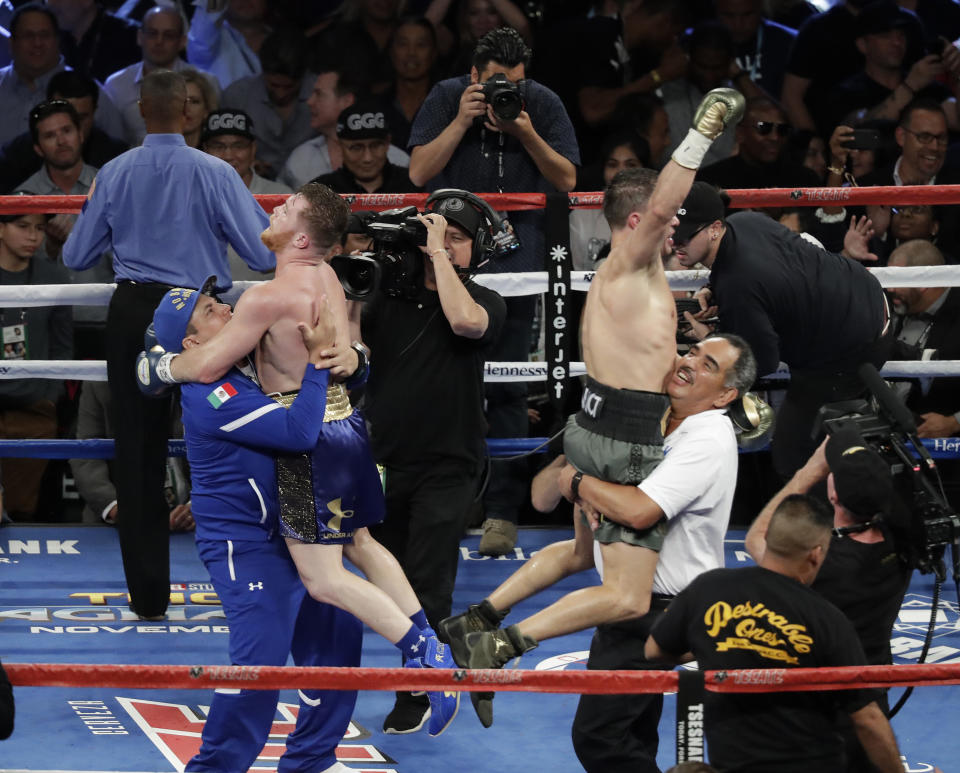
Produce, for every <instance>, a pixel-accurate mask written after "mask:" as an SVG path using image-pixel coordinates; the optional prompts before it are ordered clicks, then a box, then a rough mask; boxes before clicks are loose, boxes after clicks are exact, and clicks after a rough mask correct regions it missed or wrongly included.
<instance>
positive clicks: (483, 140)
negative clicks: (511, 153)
mask: <svg viewBox="0 0 960 773" xmlns="http://www.w3.org/2000/svg"><path fill="white" fill-rule="evenodd" d="M497 136H498V142H497V193H503V144H504V143H505V142H506V141H507V138H506V136H505V135H504V133H503V132H497ZM480 154H481V155H482V156H483V157H484V158H489V157H490V154H489V153H488V152H487V127H486V126H481V127H480Z"/></svg>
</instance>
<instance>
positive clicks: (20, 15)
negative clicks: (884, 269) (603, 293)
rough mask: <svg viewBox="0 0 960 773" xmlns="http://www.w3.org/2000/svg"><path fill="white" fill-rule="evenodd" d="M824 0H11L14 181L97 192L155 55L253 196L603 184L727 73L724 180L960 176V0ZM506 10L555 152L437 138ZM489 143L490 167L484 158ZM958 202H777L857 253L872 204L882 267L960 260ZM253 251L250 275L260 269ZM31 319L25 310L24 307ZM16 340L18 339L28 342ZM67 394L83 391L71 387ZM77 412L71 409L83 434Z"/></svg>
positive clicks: (500, 355)
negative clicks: (933, 251) (854, 228)
mask: <svg viewBox="0 0 960 773" xmlns="http://www.w3.org/2000/svg"><path fill="white" fill-rule="evenodd" d="M825 5H826V4H823V3H817V4H812V3H809V2H803V1H802V0H801V1H800V2H769V1H767V2H763V1H762V0H713V2H711V1H710V0H642V1H641V0H596V1H595V2H589V1H588V0H565V1H563V2H550V3H544V2H540V3H521V2H513V1H512V0H405V1H404V0H342V1H341V2H337V0H327V1H326V2H306V1H305V0H277V1H276V2H266V0H196V1H195V2H193V3H188V2H186V1H185V0H167V1H166V2H162V3H158V4H156V5H155V4H153V3H152V2H148V1H147V0H142V1H141V2H129V1H128V2H124V3H121V2H119V0H76V1H75V2H64V1H60V0H57V1H54V0H49V1H48V2H46V3H36V2H18V0H13V2H11V3H8V4H5V5H4V6H3V8H2V9H0V23H2V24H4V26H5V27H6V28H7V29H8V30H9V31H10V33H11V34H10V37H9V39H8V40H7V41H6V42H4V43H0V64H5V65H6V66H4V67H2V69H0V100H2V102H3V106H4V109H3V111H2V112H0V193H4V194H7V193H13V192H23V193H29V194H51V193H53V194H55V193H64V194H70V193H73V194H78V193H79V194H86V193H87V192H88V191H89V190H90V186H91V184H92V183H93V180H94V177H95V175H96V173H97V170H98V169H99V167H101V166H102V165H103V164H104V163H106V162H107V161H109V160H110V159H112V158H114V157H116V156H117V155H118V154H119V153H120V152H122V151H123V150H124V149H126V148H128V147H132V146H136V145H138V144H139V143H140V142H141V141H142V139H143V136H144V131H145V129H144V125H143V119H142V118H141V116H140V111H139V108H138V92H139V84H140V82H141V81H142V79H143V77H144V75H145V74H147V73H149V72H151V71H152V70H154V69H158V68H164V69H172V70H175V71H178V72H182V73H183V74H184V75H185V77H187V80H188V113H189V116H188V122H187V126H186V127H185V129H184V135H185V137H186V139H187V143H188V144H189V145H191V146H194V147H199V148H200V149H202V150H204V151H206V152H208V153H210V154H212V155H215V156H218V157H220V158H222V159H223V160H225V161H227V162H228V163H230V164H231V165H232V166H233V167H234V168H235V169H236V170H237V172H238V173H239V174H240V175H241V177H242V178H243V180H244V182H245V183H246V185H247V187H248V188H249V189H250V190H251V192H253V193H280V192H285V191H288V190H291V189H293V188H296V187H297V186H299V185H301V184H303V183H305V182H307V181H309V180H313V179H319V180H320V181H322V182H324V183H326V184H327V185H330V186H331V187H333V188H334V189H335V190H337V191H338V192H342V193H357V192H405V191H420V190H426V191H428V192H429V191H431V190H434V189H436V188H438V187H443V186H455V187H461V188H466V189H470V190H475V191H481V192H482V191H486V190H490V191H493V190H531V191H538V190H545V191H551V190H561V191H563V190H572V189H577V190H599V189H601V188H602V187H603V186H604V184H605V183H606V182H608V181H609V180H610V179H611V178H612V177H613V175H614V174H615V173H616V172H617V171H618V170H619V169H621V168H625V167H631V166H647V167H652V168H659V167H660V166H661V165H662V164H663V163H664V161H665V160H666V158H668V157H669V152H670V150H671V149H672V148H673V147H675V146H676V144H677V143H678V142H679V140H680V138H681V137H682V136H683V133H684V132H685V131H686V127H687V125H688V123H689V119H690V116H691V113H692V110H693V108H694V107H695V106H696V104H697V102H698V101H699V98H700V96H701V95H702V94H703V93H704V92H706V91H707V90H709V89H711V88H714V87H716V86H721V85H723V86H730V87H733V88H736V89H737V90H739V91H741V92H742V93H743V95H744V96H745V97H746V99H747V112H746V115H745V118H744V120H743V121H742V122H741V123H740V125H739V126H738V127H737V128H736V129H733V130H730V131H728V132H727V133H725V135H724V136H723V137H721V138H720V139H719V140H718V141H717V142H716V143H714V145H713V148H712V149H711V155H710V156H709V157H708V159H707V161H706V163H705V164H704V166H703V168H702V169H701V171H700V174H699V175H698V179H702V180H705V181H708V182H711V183H713V184H716V185H718V186H720V187H723V188H738V187H795V186H811V185H821V184H822V185H830V186H847V185H885V184H933V183H945V182H954V181H956V172H955V171H954V169H955V163H954V162H955V158H954V157H955V156H956V152H955V151H956V148H955V146H954V145H953V144H952V142H953V140H954V139H955V133H956V132H960V112H958V108H957V98H956V93H957V89H958V79H960V50H958V49H957V47H956V46H955V45H954V43H953V42H952V41H954V40H956V39H958V38H960V4H958V3H956V2H953V0H941V1H940V2H926V3H924V2H921V3H917V2H900V3H897V2H894V0H872V1H871V2H864V1H863V0H846V1H841V2H836V3H833V4H831V5H830V7H829V8H828V9H827V10H825V11H822V10H821V8H822V7H823V6H825ZM503 26H506V27H512V28H513V29H514V30H516V32H517V33H518V35H517V41H518V45H520V46H525V47H526V48H527V51H528V52H529V51H532V56H528V57H527V58H523V57H521V59H520V60H518V61H520V62H521V64H522V73H521V74H520V76H519V78H520V79H522V80H523V82H524V85H523V96H524V100H525V108H526V109H527V111H528V112H529V113H530V115H531V116H532V118H533V128H534V133H535V134H537V136H538V137H540V136H541V135H542V137H540V138H541V139H542V140H543V141H544V143H545V146H546V147H548V148H549V150H550V151H551V152H552V153H554V154H555V157H550V158H549V159H548V160H547V161H545V162H543V163H540V162H541V161H542V160H543V159H542V158H539V159H538V158H537V156H536V153H533V152H531V150H530V145H529V142H528V141H529V138H528V137H521V136H519V135H517V136H509V134H510V132H509V131H504V132H501V133H500V140H499V146H498V144H497V142H491V141H490V139H489V138H487V139H484V137H486V135H484V134H483V133H482V131H478V132H476V133H475V134H476V137H477V138H478V139H477V141H476V144H475V145H474V144H473V140H472V139H471V137H473V134H470V133H467V134H465V135H464V136H463V138H462V142H460V144H459V145H458V147H457V149H456V151H455V152H451V153H450V154H449V155H446V156H445V155H444V154H438V153H437V152H436V151H437V147H436V146H435V143H436V141H437V139H438V138H440V139H442V138H443V137H445V136H446V134H445V132H447V130H448V129H449V128H450V127H452V126H455V125H457V124H458V123H459V119H458V118H455V117H454V115H455V113H456V111H457V107H458V104H459V99H460V94H461V92H462V90H463V88H464V85H465V84H468V83H473V82H480V81H482V80H483V79H484V76H489V75H490V74H491V73H489V72H483V71H482V70H483V69H484V68H482V67H481V68H480V70H477V69H476V67H475V66H474V65H475V60H474V58H473V57H474V53H475V48H476V46H477V42H478V41H479V40H480V39H481V38H482V37H483V36H484V35H485V34H486V33H488V32H489V31H490V30H492V29H496V28H498V27H503ZM107 42H109V44H107ZM824 51H830V52H831V54H830V56H823V55H822V52H824ZM471 71H472V75H471ZM557 98H559V99H557ZM554 100H555V101H554ZM451 109H452V110H453V112H450V110H451ZM538 124H539V125H538ZM463 125H464V126H468V125H469V122H464V123H463ZM567 126H569V127H570V131H569V133H567V130H566V129H565V128H564V127H567ZM474 128H476V127H474ZM853 130H856V131H855V132H854V131H853ZM538 132H539V133H538ZM505 138H506V139H507V142H506V144H504V142H503V140H504V139H505ZM474 153H475V154H478V155H480V156H482V157H483V158H484V159H487V160H489V164H488V165H486V166H485V164H486V161H485V162H484V163H480V164H478V163H476V162H475V158H474V155H473V154H474ZM411 157H412V158H411ZM438 158H441V159H442V160H443V163H440V164H438V163H437V159H438ZM491 158H492V159H493V160H490V159H491ZM498 164H499V167H500V169H499V171H497V169H496V168H497V166H498ZM525 164H526V166H525ZM504 167H506V170H507V172H506V174H504V172H503V168H504ZM488 170H493V171H492V172H491V173H490V174H487V171H488ZM953 209H954V207H950V206H914V207H892V208H891V207H883V206H871V207H867V208H866V209H865V210H861V209H849V208H841V207H830V206H827V207H824V208H821V209H816V210H813V209H809V210H800V211H797V210H794V211H783V212H781V211H777V210H767V213H768V214H771V215H773V216H776V217H781V216H782V217H783V219H784V222H788V223H791V224H792V225H793V227H794V228H799V229H802V230H807V231H810V232H812V233H813V234H814V235H815V236H817V238H819V239H820V240H821V241H822V242H823V243H824V244H825V245H826V246H828V247H836V248H837V249H839V244H840V242H841V240H842V235H843V233H844V232H845V230H846V227H847V225H848V223H849V222H850V219H851V217H853V216H856V215H862V214H868V215H869V216H870V218H871V219H872V221H873V230H874V234H873V237H872V240H871V243H870V254H871V256H876V257H877V261H876V263H874V265H884V264H885V263H886V262H887V260H888V258H889V256H890V255H891V253H892V252H893V251H894V250H895V249H896V248H897V247H898V246H899V245H901V244H903V243H906V242H909V241H910V240H914V239H923V240H926V241H928V242H931V243H933V244H934V245H935V246H936V248H937V249H938V251H939V253H940V254H941V256H942V257H943V259H944V260H945V261H946V262H947V263H952V262H954V261H955V260H956V256H958V255H960V245H957V244H956V241H957V239H958V238H960V234H958V233H957V227H956V225H955V223H956V221H957V218H956V217H953V214H954V213H953V211H952V210H953ZM74 219H75V218H73V217H72V216H67V215H57V216H55V217H52V218H47V219H45V222H44V224H43V230H44V238H43V239H42V240H41V244H40V245H39V246H38V248H37V250H36V252H35V253H34V254H33V255H32V256H31V259H32V261H34V262H36V263H38V264H40V263H41V262H42V265H44V266H46V265H50V266H55V265H56V264H57V262H58V255H59V250H60V246H61V245H62V244H63V241H64V240H65V239H66V237H67V236H68V235H69V233H70V229H71V227H72V224H73V221H74ZM511 219H512V220H514V221H515V225H516V226H517V230H518V232H519V233H520V236H521V240H522V242H523V243H524V249H523V250H522V252H521V253H520V254H519V255H518V256H516V257H515V258H512V259H511V260H510V261H508V263H509V265H505V264H498V265H497V266H495V267H493V269H492V270H497V271H504V270H506V271H512V270H517V271H519V270H533V269H538V268H540V267H541V266H542V260H543V256H542V253H543V245H542V228H541V227H540V223H539V220H538V216H537V215H536V214H527V213H524V214H522V215H521V214H519V213H518V214H516V215H515V216H514V217H512V218H511ZM8 230H9V229H8ZM608 239H609V229H608V228H607V226H606V224H605V222H603V218H602V217H599V216H598V212H597V211H580V212H575V213H573V215H572V217H571V247H572V252H573V259H574V263H575V267H576V268H580V269H590V268H593V267H594V266H595V265H596V264H597V261H598V259H602V257H603V255H604V254H605V250H604V245H605V244H606V242H607V241H608ZM232 258H233V260H232V262H231V265H232V266H233V267H234V268H235V269H236V271H237V273H236V274H235V276H234V278H235V279H256V278H262V275H260V274H258V273H256V272H250V271H249V269H247V268H246V266H245V264H243V263H242V261H241V260H240V259H239V258H238V256H235V255H234V256H232ZM110 264H111V255H110V254H109V253H105V254H104V256H103V259H102V263H101V265H99V266H97V267H95V268H92V269H89V270H87V271H84V272H69V277H68V280H67V281H70V282H101V281H109V280H110ZM5 268H6V267H5ZM8 274H9V275H10V277H11V278H10V279H9V281H14V279H13V278H12V277H16V274H15V272H9V271H6V270H5V274H4V279H5V281H7V279H8ZM24 276H26V275H24ZM34 276H35V274H34V273H31V274H30V277H28V278H27V279H25V280H23V281H25V282H28V281H31V278H33V277H34ZM32 281H36V279H35V278H33V279H32ZM508 312H509V313H508V320H507V330H508V333H507V334H506V335H505V336H503V338H502V340H503V342H504V344H503V345H504V346H507V347H508V348H510V347H512V349H513V351H507V350H506V349H504V350H503V351H502V352H495V353H493V354H492V358H493V359H506V360H513V359H527V356H528V355H529V354H530V352H531V351H532V350H534V349H535V348H536V345H537V341H536V335H535V332H534V333H533V334H531V327H532V326H531V323H532V321H533V319H534V310H533V300H532V299H524V298H517V299H509V301H508ZM15 314H22V312H19V311H18V310H12V309H8V310H6V312H5V316H7V317H10V316H11V315H15ZM103 314H104V310H103V308H102V307H99V308H98V307H75V308H74V309H73V310H72V317H73V319H72V322H71V321H70V320H67V321H66V324H67V325H72V327H71V328H70V331H69V332H68V333H67V334H66V335H65V336H64V335H59V338H66V339H69V340H71V341H72V348H73V353H74V355H73V356H77V357H95V358H100V357H103V351H102V329H103ZM48 337H49V334H48ZM13 343H14V344H16V343H17V342H13ZM9 348H10V355H9V356H14V353H15V352H19V351H21V350H22V349H24V348H25V347H21V348H20V349H18V348H17V347H16V346H11V347H9ZM501 348H503V347H502V346H501ZM29 356H31V357H36V356H37V354H36V353H35V352H34V351H31V353H30V354H29ZM8 388H9V387H5V388H4V389H3V390H2V391H4V392H6V391H7V389H8ZM68 394H70V395H71V396H73V397H74V398H75V390H74V389H70V390H68ZM11 400H12V398H11V399H8V398H7V397H4V398H3V410H4V411H8V410H13V409H15V408H19V407H21V406H17V405H15V404H14V403H13V402H11ZM525 401H526V394H525V390H524V389H519V388H517V387H516V386H509V387H508V386H500V387H492V388H491V389H490V390H489V393H488V409H489V411H490V414H489V417H488V418H489V420H490V423H491V425H492V428H493V431H492V432H491V434H492V435H498V436H503V435H523V434H525V429H526V426H525V414H526V412H525V410H522V408H523V406H524V405H525ZM956 407H960V406H956ZM943 410H946V408H943ZM75 412H76V410H75V407H74V408H73V410H67V411H62V410H61V412H60V418H59V420H60V427H59V431H60V432H61V433H67V432H69V431H70V426H69V425H70V419H71V417H72V416H73V415H74V414H75ZM946 415H949V414H946ZM938 426H948V425H947V424H941V425H938ZM949 426H952V424H951V425H949ZM8 437H12V435H8ZM3 466H4V471H5V472H6V470H7V469H8V468H10V467H11V465H8V464H6V463H5V464H4V465H3ZM525 470H526V468H525V467H524V465H523V464H520V465H519V466H518V467H517V468H516V469H514V468H511V467H510V466H509V465H499V466H496V467H495V468H494V473H493V478H492V480H491V486H490V489H489V491H488V495H487V501H486V510H487V515H488V517H489V518H490V519H492V520H493V521H495V522H497V524H496V525H497V528H498V529H499V532H500V533H499V534H497V535H492V536H491V540H492V542H493V543H496V545H495V546H494V548H493V551H494V552H497V551H499V549H500V548H503V549H504V550H506V549H509V547H510V546H512V540H513V538H514V537H513V535H514V532H513V527H514V526H515V524H516V522H517V519H518V517H519V513H520V512H521V511H522V510H523V507H524V504H523V501H522V500H523V498H524V497H525V493H519V492H521V491H523V492H525V490H526V485H525V479H524V476H525V475H526V472H525ZM4 478H5V479H9V480H10V481H11V482H12V478H9V476H7V475H6V474H5V475H4ZM14 487H15V484H14ZM8 501H9V497H8ZM18 515H19V516H20V517H32V516H34V515H36V514H35V513H33V512H29V511H28V512H19V513H18ZM491 544H492V543H491ZM488 547H490V544H488Z"/></svg>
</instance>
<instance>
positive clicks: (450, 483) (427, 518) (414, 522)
mask: <svg viewBox="0 0 960 773" xmlns="http://www.w3.org/2000/svg"><path fill="white" fill-rule="evenodd" d="M478 478H479V471H478V470H475V469H472V468H470V467H469V466H461V465H446V466H438V465H429V466H425V467H416V468H397V467H390V466H388V467H387V468H386V486H385V493H386V503H387V514H386V517H385V518H384V519H383V523H380V524H378V525H376V526H374V527H372V528H371V530H370V531H371V533H372V534H373V536H374V537H376V539H377V540H379V541H380V542H381V543H382V544H383V545H384V546H385V547H386V548H387V549H388V550H389V551H390V552H391V553H393V555H395V556H396V557H397V560H398V561H399V562H400V565H401V566H402V567H403V571H404V573H405V574H406V575H407V579H409V580H410V585H411V586H412V587H413V590H414V592H415V593H416V594H417V598H418V599H419V600H420V604H421V605H422V606H423V611H424V612H425V613H426V615H427V620H429V621H430V625H432V626H433V627H436V625H437V623H438V622H440V621H441V620H442V619H443V618H445V617H449V616H450V610H451V605H452V603H453V586H454V583H455V582H456V579H457V562H458V559H459V557H460V540H461V538H462V537H463V532H464V529H465V528H466V521H467V515H468V513H469V511H470V508H471V505H472V504H473V501H474V499H475V497H476V495H477V488H478V485H479V480H478Z"/></svg>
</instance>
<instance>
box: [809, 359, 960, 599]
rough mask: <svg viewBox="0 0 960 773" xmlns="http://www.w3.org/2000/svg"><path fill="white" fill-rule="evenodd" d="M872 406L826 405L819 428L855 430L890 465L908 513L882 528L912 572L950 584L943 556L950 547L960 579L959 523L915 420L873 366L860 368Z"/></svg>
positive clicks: (852, 402)
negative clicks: (925, 574) (888, 534)
mask: <svg viewBox="0 0 960 773" xmlns="http://www.w3.org/2000/svg"><path fill="white" fill-rule="evenodd" d="M858 373H859V375H860V378H861V380H862V381H863V382H864V384H865V385H866V387H867V388H868V389H869V390H870V393H871V395H872V398H871V399H870V400H848V401H845V402H838V403H828V404H827V405H824V406H823V407H822V408H821V409H820V415H819V419H818V422H817V425H816V427H815V430H814V431H815V432H816V433H819V429H820V428H821V427H822V428H823V429H824V430H825V431H826V432H827V433H828V434H830V433H833V432H836V431H838V430H839V429H841V428H849V427H851V426H852V427H854V428H855V429H856V430H857V431H858V432H859V434H860V436H861V437H862V438H863V440H864V443H865V445H868V446H870V447H871V448H872V449H873V450H875V451H876V452H877V453H878V454H880V456H881V457H882V458H883V459H884V460H885V461H887V462H888V463H889V464H890V471H891V472H892V473H893V476H894V484H895V488H896V490H897V492H898V493H899V494H900V495H901V497H902V498H903V501H904V503H905V504H906V505H907V507H908V510H909V512H908V513H906V514H904V513H899V514H898V513H896V512H894V513H892V514H891V516H889V517H888V518H887V522H886V523H885V524H884V525H885V526H886V527H887V528H888V529H889V531H890V534H891V536H892V537H893V540H894V544H895V545H896V548H897V552H898V553H899V554H900V556H901V558H902V559H903V560H904V561H905V562H906V563H907V565H908V566H910V567H911V568H914V569H919V570H920V571H921V572H923V573H933V574H934V575H936V577H937V579H938V580H939V581H943V580H944V579H946V567H945V565H944V552H945V550H946V547H947V546H948V545H951V546H952V558H953V574H954V580H956V579H957V576H958V574H960V517H958V516H957V513H956V512H954V510H953V509H952V508H951V507H950V505H949V504H948V502H947V500H946V497H945V496H944V494H943V490H942V486H941V485H940V481H939V476H938V473H937V467H936V462H935V461H934V460H933V458H932V457H931V456H930V453H929V452H928V451H927V449H926V447H925V446H924V445H923V444H922V443H921V442H920V439H919V438H918V437H917V434H916V433H917V426H916V422H915V421H914V419H913V415H912V414H911V413H910V411H909V410H908V409H907V407H906V406H905V405H904V404H903V402H902V401H901V400H900V398H899V397H897V395H896V394H895V393H894V392H893V390H892V389H890V387H889V386H887V384H886V382H885V381H884V380H883V379H882V378H880V375H879V374H878V373H877V369H876V368H875V367H873V365H870V364H869V363H867V364H864V365H862V366H860V369H859V371H858Z"/></svg>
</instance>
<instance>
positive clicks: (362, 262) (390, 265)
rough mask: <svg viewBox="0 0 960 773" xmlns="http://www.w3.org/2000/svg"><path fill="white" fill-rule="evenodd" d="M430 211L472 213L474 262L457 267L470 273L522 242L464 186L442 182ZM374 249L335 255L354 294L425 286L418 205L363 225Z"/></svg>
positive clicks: (400, 292)
mask: <svg viewBox="0 0 960 773" xmlns="http://www.w3.org/2000/svg"><path fill="white" fill-rule="evenodd" d="M426 212H427V213H428V214H429V213H433V212H436V213H438V214H441V215H445V216H446V217H447V219H448V220H451V221H453V222H454V223H457V222H460V217H459V214H466V213H467V212H470V213H472V216H471V217H470V218H468V219H469V220H470V221H472V223H471V225H470V227H468V228H467V230H468V232H472V231H475V233H474V234H473V247H472V251H471V254H470V265H469V266H468V267H466V268H463V267H459V266H458V267H457V273H458V274H460V275H461V276H462V277H463V276H468V275H470V274H471V273H473V272H475V271H476V270H477V269H478V268H480V267H481V266H483V265H484V264H485V263H487V261H489V260H492V259H496V258H502V257H505V256H507V255H510V254H511V253H512V252H514V251H516V250H518V249H519V248H520V241H519V239H517V236H516V234H515V233H514V231H513V226H511V225H510V222H509V221H508V220H507V219H506V218H505V217H502V216H500V215H499V214H498V213H497V211H496V210H495V209H494V208H493V207H491V206H490V205H489V204H488V203H487V202H486V201H484V200H483V199H481V198H480V197H479V196H476V195H475V194H473V193H470V192H469V191H464V190H460V189H459V188H440V189H438V190H435V191H434V192H433V193H431V194H430V195H429V196H428V197H427V208H426ZM364 232H365V233H366V234H367V235H368V236H369V237H370V238H371V239H372V240H373V250H372V251H370V252H362V253H360V254H358V255H334V256H333V257H332V258H331V259H330V265H331V267H332V268H333V270H334V271H335V272H336V274H337V278H338V279H339V280H340V284H341V285H343V291H344V293H346V296H347V297H348V298H349V299H350V300H355V301H362V300H366V299H367V298H369V297H370V295H371V294H372V293H373V292H374V291H376V290H377V289H379V290H380V291H381V292H383V293H384V295H388V296H390V297H394V298H414V297H416V296H417V295H418V294H419V292H420V289H421V288H422V287H423V258H424V254H423V252H422V251H421V250H420V248H421V247H423V246H425V245H426V243H427V227H426V226H425V225H424V224H423V223H422V222H420V220H419V219H418V218H417V208H416V207H403V208H402V209H388V210H386V211H384V212H381V213H380V214H378V215H376V216H375V217H373V218H372V219H371V220H369V221H367V222H366V224H365V225H364Z"/></svg>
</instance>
